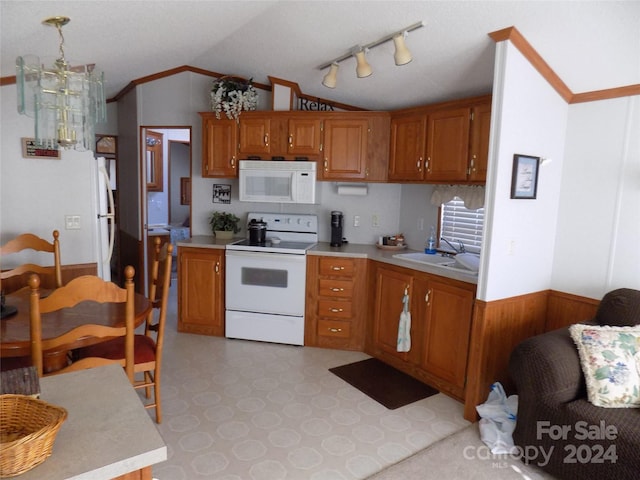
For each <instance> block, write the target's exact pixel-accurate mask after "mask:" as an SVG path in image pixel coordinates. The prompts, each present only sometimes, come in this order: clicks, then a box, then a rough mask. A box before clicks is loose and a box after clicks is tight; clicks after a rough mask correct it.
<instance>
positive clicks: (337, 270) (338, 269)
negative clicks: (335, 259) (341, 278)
mask: <svg viewBox="0 0 640 480" xmlns="http://www.w3.org/2000/svg"><path fill="white" fill-rule="evenodd" d="M331 270H335V271H336V272H339V271H340V270H344V267H331Z"/></svg>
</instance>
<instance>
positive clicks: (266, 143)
mask: <svg viewBox="0 0 640 480" xmlns="http://www.w3.org/2000/svg"><path fill="white" fill-rule="evenodd" d="M264 146H265V147H268V146H269V134H268V133H265V134H264Z"/></svg>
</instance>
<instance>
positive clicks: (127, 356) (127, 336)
mask: <svg viewBox="0 0 640 480" xmlns="http://www.w3.org/2000/svg"><path fill="white" fill-rule="evenodd" d="M124 274H125V288H120V287H119V286H117V285H116V284H115V283H112V282H107V281H104V280H102V279H101V278H99V277H96V276H93V275H84V276H81V277H77V278H75V279H73V280H71V281H70V282H69V283H68V284H67V285H66V286H64V287H61V288H58V289H56V290H54V291H53V292H52V293H51V294H50V295H49V296H48V297H46V298H43V299H41V298H40V290H39V287H40V277H39V276H38V274H35V273H34V274H31V276H30V277H29V282H28V283H29V288H30V289H31V291H30V298H29V307H30V312H29V317H30V321H31V331H30V333H31V357H32V362H33V365H34V366H35V367H36V369H37V371H38V374H39V375H40V376H43V375H44V372H43V352H44V351H47V350H55V349H58V350H60V349H64V348H65V346H68V345H72V344H73V343H74V342H76V341H77V340H80V339H84V338H88V337H97V338H108V337H118V338H122V340H123V345H125V348H124V353H123V355H122V358H118V359H115V360H112V359H107V358H102V357H85V358H82V359H77V360H76V361H73V362H72V363H71V364H69V365H67V366H66V367H64V368H63V369H61V370H56V371H55V372H52V373H51V374H52V375H53V374H59V373H66V372H70V371H76V370H83V369H87V368H93V367H98V366H102V365H107V364H110V363H119V364H120V365H122V366H123V367H124V369H125V372H126V374H127V377H129V381H130V382H131V383H132V384H133V382H134V374H133V342H134V336H135V319H134V316H135V291H134V290H135V287H134V283H133V277H134V274H135V270H134V268H133V267H131V266H128V267H126V268H125V271H124ZM86 301H93V302H99V303H124V304H125V312H126V313H125V325H123V326H119V327H109V326H104V325H96V324H90V323H87V324H84V325H81V326H79V327H76V328H73V329H72V330H70V331H68V332H66V333H64V334H62V335H60V336H58V337H54V338H47V339H43V338H42V314H46V313H51V312H55V311H57V310H61V309H63V308H70V307H73V306H75V305H77V304H79V303H80V302H86Z"/></svg>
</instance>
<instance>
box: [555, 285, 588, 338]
mask: <svg viewBox="0 0 640 480" xmlns="http://www.w3.org/2000/svg"><path fill="white" fill-rule="evenodd" d="M599 304H600V300H595V299H593V298H586V297H579V296H578V295H572V294H570V293H562V292H556V291H555V290H551V291H550V292H549V304H548V305H547V322H546V324H545V328H544V330H545V332H549V331H551V330H556V329H558V328H562V327H568V326H569V325H572V324H574V323H580V322H584V321H585V320H590V319H592V318H593V317H595V316H596V310H598V305H599Z"/></svg>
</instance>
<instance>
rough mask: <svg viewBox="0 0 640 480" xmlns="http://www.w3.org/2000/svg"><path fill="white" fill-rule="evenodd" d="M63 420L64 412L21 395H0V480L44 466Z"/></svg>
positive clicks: (65, 415) (59, 408)
mask: <svg viewBox="0 0 640 480" xmlns="http://www.w3.org/2000/svg"><path fill="white" fill-rule="evenodd" d="M66 418H67V411H66V410H65V409H64V408H61V407H57V406H55V405H50V404H48V403H47V402H43V401H42V400H37V399H35V398H31V397H27V396H24V395H0V477H1V478H6V477H13V476H15V475H20V474H21V473H24V472H27V471H29V470H31V469H32V468H34V467H35V466H37V465H39V464H41V463H42V462H44V461H45V460H46V459H47V457H48V456H49V455H51V450H52V448H53V442H54V441H55V439H56V434H57V433H58V430H59V429H60V427H61V426H62V422H64V421H65V419H66Z"/></svg>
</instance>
